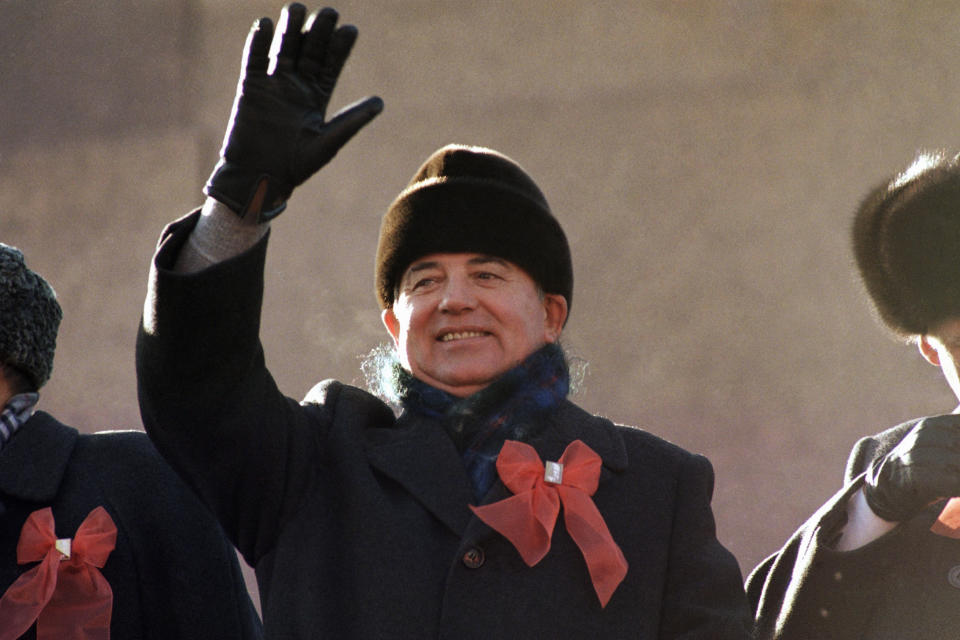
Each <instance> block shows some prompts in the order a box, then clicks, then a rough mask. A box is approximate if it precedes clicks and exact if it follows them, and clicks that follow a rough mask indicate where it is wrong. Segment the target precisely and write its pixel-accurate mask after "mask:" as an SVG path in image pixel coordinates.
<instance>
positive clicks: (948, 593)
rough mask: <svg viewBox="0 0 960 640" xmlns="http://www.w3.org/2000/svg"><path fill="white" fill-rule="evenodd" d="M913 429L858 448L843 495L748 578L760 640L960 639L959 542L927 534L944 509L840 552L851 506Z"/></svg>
mask: <svg viewBox="0 0 960 640" xmlns="http://www.w3.org/2000/svg"><path fill="white" fill-rule="evenodd" d="M916 423H917V420H912V421H910V422H907V423H904V424H901V425H898V426H896V427H893V428H892V429H888V430H887V431H884V432H882V433H880V434H877V435H875V436H870V437H867V438H863V439H862V440H860V441H859V442H858V443H857V444H856V446H855V447H854V448H853V451H852V452H851V454H850V458H849V460H848V462H847V468H846V473H845V476H844V486H843V488H842V489H841V490H840V491H838V492H837V493H836V494H835V495H834V496H833V497H831V498H830V500H828V501H827V502H826V503H825V504H824V505H823V506H822V507H821V508H820V509H818V510H817V512H816V513H814V514H813V516H812V517H811V518H810V519H809V520H807V522H806V523H804V525H803V526H802V527H800V529H798V530H797V532H796V533H795V534H794V535H793V536H792V537H791V538H790V540H788V541H787V543H786V545H785V546H784V547H783V548H782V549H781V550H780V551H778V552H777V553H775V554H773V555H772V556H770V557H769V558H767V559H766V560H765V561H764V562H763V563H761V564H760V565H759V566H758V567H757V568H756V569H754V571H753V572H752V573H751V575H750V577H749V579H748V580H747V592H748V596H749V599H750V601H751V605H752V607H753V609H754V612H755V616H756V621H757V637H758V638H761V639H763V640H766V639H769V638H778V639H780V640H788V639H789V640H794V639H796V640H800V639H803V640H818V639H822V638H843V639H845V640H846V639H857V638H870V639H872V640H881V639H890V640H905V639H906V640H910V639H912V638H924V639H927V638H938V639H939V638H956V637H958V636H960V540H955V539H950V538H946V537H943V536H940V535H937V534H934V533H932V532H931V531H930V526H931V525H932V524H933V522H934V521H935V520H936V517H937V515H938V514H939V512H940V510H941V509H942V508H943V502H942V501H941V502H938V503H936V504H934V505H931V506H930V507H929V508H928V509H926V510H925V511H923V512H921V513H920V514H919V515H917V516H916V517H914V518H912V519H911V520H909V521H907V522H904V523H901V524H900V525H898V526H897V527H896V528H894V529H892V530H891V531H890V532H888V533H887V534H885V535H883V536H881V537H880V538H877V539H876V540H874V541H872V542H870V543H869V544H867V545H865V546H863V547H860V548H859V549H854V550H853V551H846V552H840V551H836V550H835V549H834V545H835V543H836V541H837V540H838V538H839V536H840V533H841V530H842V528H843V526H844V525H845V524H846V520H847V516H846V504H847V501H848V500H849V498H850V496H852V495H853V494H854V493H855V492H856V491H857V490H858V489H860V487H862V486H863V474H864V471H865V470H866V468H867V466H868V465H869V463H870V462H871V461H872V460H873V459H874V458H876V457H879V456H882V455H885V454H886V453H888V452H889V451H890V450H891V449H893V447H895V446H896V445H897V443H899V442H900V441H901V440H902V439H903V438H904V436H906V434H907V433H908V432H909V431H910V429H912V428H913V427H914V425H916Z"/></svg>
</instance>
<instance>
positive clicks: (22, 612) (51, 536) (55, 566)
mask: <svg viewBox="0 0 960 640" xmlns="http://www.w3.org/2000/svg"><path fill="white" fill-rule="evenodd" d="M116 541H117V527H116V526H115V525H114V523H113V520H112V519H111V518H110V514H108V513H107V511H106V509H104V508H103V507H97V508H96V509H94V510H93V511H91V512H90V513H89V515H87V517H86V519H85V520H84V521H83V523H81V525H80V527H79V528H78V529H77V534H76V536H74V538H73V539H72V540H57V535H56V533H54V523H53V511H52V510H51V509H50V507H47V508H45V509H40V510H39V511H34V512H33V513H31V514H30V517H28V518H27V521H26V522H25V523H24V524H23V529H22V530H21V532H20V541H19V543H18V544H17V562H18V563H19V564H26V563H27V562H37V561H40V564H39V565H37V566H36V567H34V568H33V569H30V571H27V572H26V573H24V574H23V575H22V576H20V577H19V578H17V581H16V582H14V583H13V584H12V585H10V588H9V589H7V592H6V593H4V594H3V598H0V640H16V638H19V637H20V636H21V635H22V634H23V633H24V632H26V631H27V629H29V628H30V625H32V624H33V622H34V621H36V622H37V640H109V638H110V615H111V611H112V608H113V590H112V589H110V584H109V583H108V582H107V579H106V578H104V577H103V574H101V573H100V570H99V569H100V568H102V567H103V565H104V564H106V562H107V557H108V556H109V555H110V552H111V551H113V547H114V545H115V544H116Z"/></svg>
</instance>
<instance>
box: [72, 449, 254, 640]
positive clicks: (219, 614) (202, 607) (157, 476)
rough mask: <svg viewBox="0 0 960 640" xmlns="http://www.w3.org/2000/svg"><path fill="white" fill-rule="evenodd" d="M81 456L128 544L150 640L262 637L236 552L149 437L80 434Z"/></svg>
mask: <svg viewBox="0 0 960 640" xmlns="http://www.w3.org/2000/svg"><path fill="white" fill-rule="evenodd" d="M74 458H75V461H76V462H75V464H74V466H73V469H74V471H75V472H76V473H77V474H78V476H81V475H82V476H85V478H86V479H85V481H84V482H85V483H87V484H89V485H90V486H99V487H100V489H101V491H102V493H103V495H104V496H107V500H108V502H109V509H110V511H111V512H112V513H113V518H114V520H115V524H116V525H117V527H118V529H120V530H122V531H123V532H124V534H125V539H126V540H128V542H129V545H130V550H131V553H132V557H133V559H134V563H135V565H136V566H135V570H136V575H137V581H136V587H137V589H138V605H139V607H140V611H141V612H142V616H143V632H144V634H146V635H144V636H143V637H144V638H145V639H151V640H161V639H164V640H166V639H168V638H178V639H180V640H221V639H222V640H227V638H230V639H231V640H258V639H259V638H261V637H262V629H261V625H260V619H259V617H258V616H257V612H256V609H255V608H254V606H253V603H252V602H251V600H250V596H249V594H248V592H247V588H246V584H245V583H244V579H243V575H242V573H241V571H240V565H239V562H238V561H237V555H236V551H235V550H234V548H233V546H232V545H231V544H230V543H229V542H228V541H227V539H226V537H225V536H224V535H223V532H222V530H221V529H220V527H219V525H218V524H217V522H216V521H215V520H214V519H213V515H212V514H211V513H210V512H209V511H208V510H207V509H206V508H205V507H204V506H203V505H202V504H201V503H200V501H199V500H198V498H197V497H196V496H195V495H193V493H192V492H191V491H190V490H189V489H188V488H187V486H186V485H185V484H184V483H183V482H182V481H181V480H180V479H179V478H178V477H177V476H176V474H175V473H174V472H173V470H171V469H170V467H169V466H167V465H166V464H165V463H164V461H163V460H162V459H161V458H160V456H159V455H158V454H157V452H156V450H155V449H154V447H153V446H152V445H151V443H150V441H149V440H148V439H147V437H146V436H145V435H144V434H143V433H140V432H111V433H101V434H96V435H90V436H81V438H80V440H79V441H78V443H77V448H76V449H75V455H74ZM132 595H133V594H131V593H123V594H120V600H121V601H122V600H123V599H124V598H129V597H131V596H132Z"/></svg>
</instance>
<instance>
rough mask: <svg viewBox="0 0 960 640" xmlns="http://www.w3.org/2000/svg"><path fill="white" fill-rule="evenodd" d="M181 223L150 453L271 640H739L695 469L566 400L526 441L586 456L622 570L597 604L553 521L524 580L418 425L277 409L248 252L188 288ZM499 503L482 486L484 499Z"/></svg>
mask: <svg viewBox="0 0 960 640" xmlns="http://www.w3.org/2000/svg"><path fill="white" fill-rule="evenodd" d="M192 224H193V218H187V219H185V220H183V221H180V222H179V223H175V224H174V225H173V226H172V227H171V228H168V230H167V232H165V234H164V236H163V238H162V240H161V246H160V248H159V251H158V254H157V256H156V257H155V261H154V269H153V271H152V275H151V282H150V289H149V292H148V300H147V306H146V310H145V318H144V324H143V327H142V328H141V332H140V336H139V340H138V347H137V371H138V384H139V391H140V401H141V410H142V414H143V417H144V420H145V426H146V427H147V430H148V433H149V434H150V435H151V437H152V438H153V439H154V440H155V442H156V443H157V446H158V448H159V449H160V451H161V452H162V453H163V454H164V455H165V456H167V457H168V459H169V460H170V461H171V462H172V464H173V465H174V466H175V467H176V468H177V469H179V470H180V471H181V472H182V473H183V474H184V476H185V477H186V478H187V479H188V482H189V483H190V484H191V485H192V486H194V487H195V488H196V490H197V491H198V492H199V493H200V495H201V496H202V497H203V499H204V500H205V501H206V502H207V503H208V504H209V505H211V507H212V508H213V509H214V511H215V512H216V513H217V515H218V516H219V518H220V521H221V522H222V523H223V525H224V527H225V529H226V530H227V532H228V534H229V535H230V536H231V537H232V539H233V540H234V541H235V543H236V544H237V545H238V547H239V549H240V550H241V552H242V553H243V554H244V555H245V557H246V558H247V559H248V561H249V562H251V563H252V564H253V565H254V566H255V567H256V571H257V578H258V582H259V585H260V593H261V602H262V610H263V614H264V627H265V630H266V633H267V636H268V637H270V638H284V639H289V638H371V639H372V638H376V639H383V638H450V639H457V640H462V639H469V638H604V639H616V638H651V639H652V638H704V639H706V638H709V639H711V640H719V639H723V638H744V637H746V635H747V631H746V627H747V619H748V618H749V613H748V612H747V610H746V599H745V596H744V593H743V587H742V582H741V580H742V576H741V573H740V571H739V568H738V566H737V564H736V561H735V559H734V558H733V557H732V555H731V554H730V553H729V552H728V551H727V550H726V549H724V547H723V546H721V544H720V543H719V542H718V541H717V539H716V536H715V527H714V520H713V516H712V512H711V509H710V498H711V493H712V490H713V471H712V468H711V465H710V463H709V462H708V461H707V459H706V458H703V457H702V456H698V455H693V454H691V453H688V452H686V451H684V450H682V449H680V448H679V447H677V446H674V445H671V444H669V443H667V442H665V441H663V440H661V439H659V438H657V437H654V436H652V435H650V434H649V433H646V432H644V431H641V430H638V429H633V428H627V427H623V426H616V425H614V424H612V423H611V422H609V421H608V420H605V419H602V418H599V417H595V416H592V415H590V414H588V413H586V412H585V411H583V410H582V409H580V408H578V407H576V406H575V405H573V404H571V403H569V402H563V403H562V405H561V406H560V407H559V408H558V409H557V410H556V411H555V412H553V413H551V414H550V415H549V416H547V418H546V419H548V420H549V427H548V428H547V429H544V430H543V431H542V435H541V436H540V437H537V438H535V439H534V440H532V441H531V442H530V444H531V445H532V446H534V447H535V448H536V450H537V451H538V452H539V454H540V456H541V457H542V458H543V459H546V460H556V459H558V458H559V456H560V454H561V453H562V452H563V450H564V448H565V447H566V446H567V444H569V443H570V442H571V441H572V440H574V439H577V438H579V439H581V440H583V441H584V442H585V443H586V444H587V445H589V446H590V447H591V448H593V449H594V450H595V451H596V452H597V453H598V454H599V455H600V456H601V458H602V459H603V471H602V476H601V480H600V487H599V489H598V490H597V492H596V495H595V496H594V499H595V502H596V504H597V507H598V508H599V511H600V513H601V514H602V515H603V517H604V518H605V520H606V523H607V525H608V526H609V528H610V531H611V533H612V535H613V538H614V539H615V540H616V541H617V542H618V543H619V545H620V546H621V547H622V549H623V551H624V553H625V555H626V558H627V560H628V562H629V564H630V568H629V571H628V573H627V577H626V579H625V581H624V582H623V583H622V584H621V585H620V587H619V588H618V589H617V590H616V592H615V593H614V594H613V597H612V599H611V600H610V602H609V604H608V605H607V607H606V608H605V609H603V608H601V606H600V604H599V601H598V599H597V596H596V595H595V593H594V591H593V588H592V586H591V583H590V580H589V577H588V573H587V569H586V565H585V564H584V561H583V558H582V556H581V554H580V551H579V550H578V548H577V547H576V546H575V544H574V542H573V541H572V540H571V538H570V537H569V535H568V534H567V532H566V530H565V528H564V525H563V517H562V515H561V517H560V519H559V520H558V522H557V526H556V531H555V533H554V537H553V544H552V548H551V549H550V552H549V553H548V554H547V556H546V557H545V558H544V559H543V560H542V561H541V562H540V563H539V564H537V565H536V566H534V567H532V568H531V567H528V566H526V565H525V564H524V563H523V561H522V559H521V558H520V556H519V554H518V553H517V552H516V550H515V549H514V548H513V547H512V546H511V544H510V543H509V542H508V541H507V540H506V539H505V538H503V537H502V536H501V535H499V534H497V533H496V532H494V531H492V530H491V529H490V528H488V527H487V526H486V525H485V524H484V523H483V522H481V521H480V520H479V519H477V518H476V517H474V516H473V514H472V513H471V512H470V511H469V509H468V505H469V504H470V503H472V502H474V499H473V497H472V493H471V490H470V484H469V481H468V479H467V475H466V472H465V471H464V466H463V463H462V461H461V459H460V457H459V455H458V453H457V451H456V449H455V447H454V444H453V442H452V441H451V439H450V438H449V437H448V436H447V435H446V432H445V431H444V430H443V428H442V427H441V426H440V425H439V424H438V423H436V422H434V421H432V420H430V419H427V418H422V417H414V416H412V415H409V414H401V415H400V416H399V418H398V417H396V416H395V415H394V413H393V411H391V410H390V409H389V408H388V407H387V405H385V404H383V403H382V402H381V401H380V400H378V399H376V398H375V397H373V396H371V395H370V394H368V393H366V392H364V391H362V390H360V389H357V388H355V387H351V386H347V385H343V384H341V383H338V382H333V381H327V382H324V383H321V384H319V385H317V386H316V387H315V388H314V389H313V391H311V392H310V394H309V395H308V397H307V398H306V399H305V400H304V401H303V402H297V401H295V400H293V399H290V398H287V397H284V396H283V395H282V394H281V393H280V392H279V391H278V389H277V388H276V386H275V384H274V382H273V380H272V379H271V377H270V375H269V373H268V372H267V369H266V367H265V364H264V354H263V350H262V347H261V345H260V342H259V339H258V333H259V311H260V305H261V296H262V286H263V264H264V257H265V252H266V239H264V240H263V241H262V242H260V243H259V244H258V245H257V246H256V247H254V248H253V249H251V250H250V251H248V252H247V253H245V254H242V255H240V256H238V257H236V258H233V259H231V260H228V261H225V262H223V263H220V264H218V265H216V266H214V267H212V268H210V269H207V270H205V271H203V272H200V273H198V274H191V275H184V274H175V273H172V272H171V271H170V270H169V269H170V267H171V265H172V260H173V259H174V257H175V256H176V254H177V252H178V251H179V247H180V246H181V245H182V242H183V241H184V239H185V236H186V234H187V233H188V232H189V230H190V228H191V227H192ZM509 495H510V494H509V492H508V491H507V489H505V488H504V486H503V485H502V484H501V483H500V482H499V481H497V482H496V483H495V485H494V487H493V488H492V489H491V490H490V492H489V493H488V494H487V496H486V497H485V499H484V500H483V502H484V503H488V502H492V501H496V500H499V499H502V498H506V497H508V496H509Z"/></svg>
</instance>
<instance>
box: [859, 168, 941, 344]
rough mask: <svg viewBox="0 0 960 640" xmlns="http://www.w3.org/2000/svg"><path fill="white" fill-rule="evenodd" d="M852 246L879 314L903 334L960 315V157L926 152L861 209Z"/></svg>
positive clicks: (873, 193) (880, 187) (918, 331)
mask: <svg viewBox="0 0 960 640" xmlns="http://www.w3.org/2000/svg"><path fill="white" fill-rule="evenodd" d="M852 238H853V252H854V256H855V258H856V263H857V267H858V269H859V272H860V275H861V277H862V278H863V282H864V285H865V286H866V289H867V292H868V294H869V295H870V299H871V300H872V302H873V304H874V307H875V309H876V312H877V315H878V316H879V317H880V319H881V320H882V321H883V323H884V324H885V325H886V326H887V327H888V328H889V329H890V330H891V331H892V332H893V333H894V334H896V335H897V336H899V337H901V338H907V339H911V338H915V337H917V336H921V335H924V334H926V333H928V332H929V331H930V330H931V329H932V328H934V327H936V326H937V325H938V324H940V323H942V322H944V321H945V320H947V319H950V318H957V317H960V163H958V159H957V157H956V156H948V155H947V154H946V153H944V152H942V151H941V152H934V153H921V154H920V155H918V156H917V158H916V160H915V161H914V162H913V163H912V164H911V165H910V166H909V167H907V169H905V170H904V171H903V172H902V173H899V174H897V175H895V176H893V177H891V178H889V179H887V180H885V181H884V182H883V183H881V184H880V185H878V186H876V187H874V189H873V190H872V191H871V192H870V193H869V194H868V195H867V197H866V198H865V199H864V200H863V202H862V203H861V205H860V207H859V208H858V209H857V212H856V215H855V216H854V220H853V228H852Z"/></svg>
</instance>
